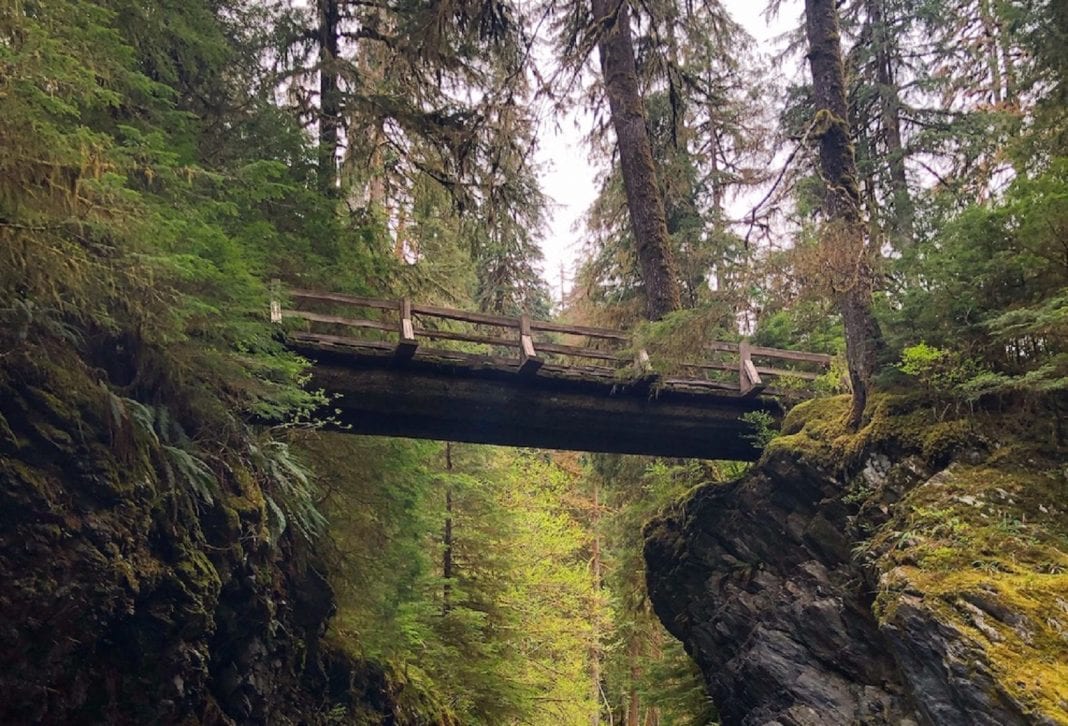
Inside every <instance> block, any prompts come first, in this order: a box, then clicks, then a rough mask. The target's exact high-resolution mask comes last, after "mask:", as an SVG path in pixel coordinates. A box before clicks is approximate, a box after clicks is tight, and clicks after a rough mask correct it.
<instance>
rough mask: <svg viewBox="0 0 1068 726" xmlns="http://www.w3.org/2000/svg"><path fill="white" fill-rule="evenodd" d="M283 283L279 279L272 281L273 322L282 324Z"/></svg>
mask: <svg viewBox="0 0 1068 726" xmlns="http://www.w3.org/2000/svg"><path fill="white" fill-rule="evenodd" d="M281 297H282V281H281V280H279V279H278V278H277V277H276V278H274V279H273V280H271V322H272V323H280V322H282V301H281V299H280V298H281Z"/></svg>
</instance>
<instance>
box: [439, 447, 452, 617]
mask: <svg viewBox="0 0 1068 726" xmlns="http://www.w3.org/2000/svg"><path fill="white" fill-rule="evenodd" d="M445 472H446V476H448V477H451V475H452V444H451V443H450V442H447V441H446V442H445ZM442 543H443V544H444V548H443V550H442V554H441V577H442V579H443V580H444V584H443V585H442V586H441V614H442V615H448V614H449V611H450V610H451V609H452V575H453V573H452V479H451V478H450V479H449V480H448V481H446V483H445V532H444V533H443V536H442Z"/></svg>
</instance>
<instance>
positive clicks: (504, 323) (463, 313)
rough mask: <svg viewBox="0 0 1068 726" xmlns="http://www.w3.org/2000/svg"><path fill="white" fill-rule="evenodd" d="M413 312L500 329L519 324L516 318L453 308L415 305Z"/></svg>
mask: <svg viewBox="0 0 1068 726" xmlns="http://www.w3.org/2000/svg"><path fill="white" fill-rule="evenodd" d="M412 312H413V313H416V314H417V315H430V316H432V317H435V318H445V319H446V320H459V321H460V322H463V323H478V324H480V325H496V326H497V327H498V328H514V327H515V326H516V323H517V322H518V321H517V320H516V319H515V318H506V317H503V316H501V315H490V314H488V313H476V312H469V311H467V310H453V309H452V308H442V307H438V306H437V305H418V304H415V303H413V304H412Z"/></svg>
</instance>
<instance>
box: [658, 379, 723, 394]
mask: <svg viewBox="0 0 1068 726" xmlns="http://www.w3.org/2000/svg"><path fill="white" fill-rule="evenodd" d="M662 384H663V386H664V387H665V388H669V389H675V388H678V389H694V390H698V389H708V390H712V391H734V392H737V391H738V386H737V385H736V384H734V383H723V382H720V381H705V380H700V379H693V378H665V379H664V380H663V382H662Z"/></svg>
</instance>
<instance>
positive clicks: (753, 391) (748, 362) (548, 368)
mask: <svg viewBox="0 0 1068 726" xmlns="http://www.w3.org/2000/svg"><path fill="white" fill-rule="evenodd" d="M279 284H280V283H277V282H272V300H271V318H272V320H276V319H281V318H285V317H296V318H302V319H305V320H308V321H309V322H312V323H326V324H333V325H343V326H346V327H350V328H356V329H369V330H379V331H383V332H387V333H395V334H397V336H398V341H397V343H396V344H390V343H388V342H384V341H369V340H363V339H361V338H350V337H345V336H337V335H325V334H317V333H295V332H294V333H290V336H291V339H292V340H294V341H295V342H296V343H298V344H299V345H301V346H311V347H314V348H316V349H318V350H325V351H347V352H350V353H352V354H353V355H358V356H359V355H372V356H374V355H380V354H381V353H382V352H383V351H389V352H390V353H392V355H393V358H394V359H397V358H400V359H403V360H411V359H413V358H417V357H418V359H419V360H421V361H423V362H433V363H434V364H436V365H444V366H461V367H464V368H467V369H471V370H480V371H497V372H508V373H511V374H512V375H515V374H516V373H518V374H519V375H520V376H521V377H525V378H530V377H533V376H534V374H536V373H539V372H540V373H541V374H542V375H545V374H549V375H552V376H553V377H554V378H556V379H557V380H564V379H567V380H583V379H589V380H591V381H601V382H605V381H607V382H611V383H612V385H614V386H615V385H619V384H620V381H621V380H622V379H621V377H620V372H621V371H624V370H625V369H626V367H627V363H626V361H625V360H624V359H623V357H622V355H620V353H617V352H613V351H610V350H599V349H597V348H594V347H591V346H582V345H568V344H563V343H555V342H544V343H537V344H535V342H534V338H533V331H535V330H537V331H547V332H557V333H564V334H568V335H574V336H579V337H585V338H587V339H590V340H592V339H600V340H611V341H614V342H620V341H625V340H627V339H628V336H627V334H626V333H624V332H622V331H617V330H608V329H605V328H594V327H589V326H582V325H568V324H565V323H552V322H548V321H533V320H530V318H529V317H528V316H526V315H523V316H521V317H520V318H510V317H505V316H499V315H490V314H486V313H480V312H465V311H461V310H452V309H450V308H443V307H438V306H433V305H417V304H414V303H412V302H411V301H410V300H408V299H402V300H400V301H396V300H394V301H387V300H380V299H376V298H367V297H359V296H355V295H347V294H342V293H327V292H318V291H314V290H300V289H297V290H292V291H290V295H291V296H292V297H295V298H305V299H310V300H321V301H328V302H335V303H341V304H346V305H353V306H362V307H370V308H376V309H383V310H393V311H399V322H398V323H397V324H389V323H385V322H381V321H376V320H365V319H361V318H349V317H346V316H342V315H333V314H327V313H320V312H314V311H306V310H290V309H282V308H281V306H280V305H281V303H280V301H279V298H280V297H281V295H280V293H278V292H277V288H278V286H279ZM276 303H277V307H276ZM413 315H420V316H425V317H429V318H439V319H445V320H456V321H460V322H466V323H471V324H474V325H487V326H495V327H500V328H511V329H512V330H515V329H516V328H517V327H518V329H519V337H518V339H514V338H509V337H505V336H496V335H486V334H481V333H473V332H466V331H462V330H438V329H435V328H431V327H416V326H415V324H414V318H413ZM418 338H426V339H428V340H455V341H460V342H469V343H476V344H480V345H488V346H497V347H501V348H512V349H518V354H519V355H518V362H519V366H518V368H517V367H516V360H517V359H516V358H506V357H501V356H496V355H487V354H481V353H470V352H466V351H451V350H445V349H439V348H434V347H426V346H423V347H422V348H421V347H420V346H419V344H418V342H417V339H418ZM705 349H707V350H710V351H713V352H720V353H733V354H735V355H736V356H737V362H736V363H726V362H718V361H703V362H695V363H684V364H682V366H681V367H682V369H683V370H689V371H731V370H737V371H738V384H737V385H734V384H730V383H725V382H722V381H716V380H707V378H705V377H703V376H701V377H694V378H672V379H668V380H664V381H659V380H658V377H657V376H656V375H654V374H653V373H652V366H651V363H650V361H649V356H648V353H646V352H645V351H644V350H643V351H640V352H639V355H638V357H637V358H636V360H635V361H634V363H633V369H634V372H635V375H634V376H633V377H632V378H631V381H630V382H629V383H628V384H627V385H631V386H635V387H639V388H640V387H642V386H644V387H645V389H646V390H649V387H650V386H651V384H652V383H653V382H657V383H658V386H657V388H656V390H657V391H663V390H674V391H680V392H681V391H688V392H698V393H701V394H702V395H709V393H710V392H715V393H717V394H720V395H728V396H729V395H734V396H750V397H752V396H757V395H758V394H761V393H766V394H772V393H775V395H778V393H776V392H775V391H774V389H772V390H769V389H767V388H766V384H765V383H764V381H763V380H762V379H761V376H763V375H770V376H793V377H796V378H800V379H803V380H814V379H816V378H818V377H819V376H820V373H818V372H814V371H811V370H801V371H794V370H789V369H787V368H779V367H775V366H771V365H767V366H761V365H755V364H754V362H753V360H752V359H753V357H754V356H757V357H761V358H765V359H778V360H784V361H794V362H801V363H811V364H815V365H817V366H819V367H821V368H826V367H827V366H829V365H830V363H831V360H832V357H831V356H829V355H825V354H820V353H805V352H802V351H793V350H785V349H779V348H767V347H762V346H752V345H749V343H748V341H743V342H742V343H728V342H724V341H714V342H712V343H709V344H707V345H706V346H705ZM541 354H552V355H561V356H568V357H570V358H571V359H572V360H571V361H569V362H568V363H567V364H559V365H546V361H545V360H544V358H543V357H542V355H541ZM583 358H585V359H590V360H597V361H606V362H609V363H611V364H614V365H613V366H611V367H609V366H599V365H589V364H578V363H576V362H575V361H574V360H573V359H583Z"/></svg>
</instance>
